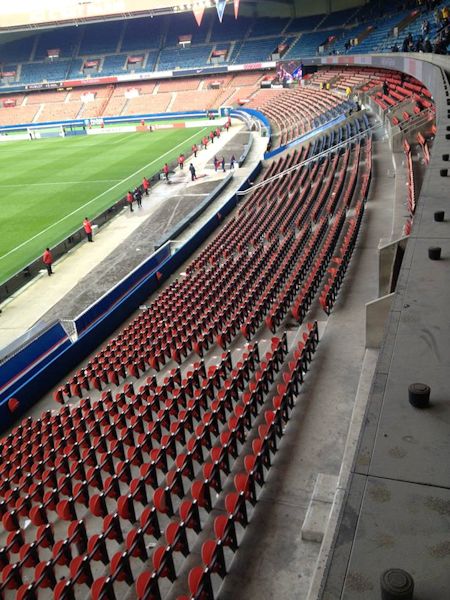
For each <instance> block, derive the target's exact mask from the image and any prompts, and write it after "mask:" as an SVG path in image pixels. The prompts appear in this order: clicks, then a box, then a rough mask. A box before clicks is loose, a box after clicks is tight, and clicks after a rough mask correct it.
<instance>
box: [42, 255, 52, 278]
mask: <svg viewBox="0 0 450 600" xmlns="http://www.w3.org/2000/svg"><path fill="white" fill-rule="evenodd" d="M42 262H43V263H44V265H45V266H46V267H47V273H48V275H49V277H50V275H53V271H52V264H53V255H52V253H51V252H50V248H46V249H45V251H44V254H43V255H42Z"/></svg>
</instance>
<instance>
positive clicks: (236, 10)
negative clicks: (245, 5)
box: [234, 0, 239, 19]
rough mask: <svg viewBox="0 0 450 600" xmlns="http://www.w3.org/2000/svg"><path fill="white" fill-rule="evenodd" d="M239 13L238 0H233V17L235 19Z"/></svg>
mask: <svg viewBox="0 0 450 600" xmlns="http://www.w3.org/2000/svg"><path fill="white" fill-rule="evenodd" d="M238 14H239V0H234V18H235V19H237V18H238Z"/></svg>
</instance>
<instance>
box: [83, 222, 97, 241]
mask: <svg viewBox="0 0 450 600" xmlns="http://www.w3.org/2000/svg"><path fill="white" fill-rule="evenodd" d="M83 227H84V232H85V234H86V235H87V239H88V242H93V241H94V240H93V239H92V224H91V222H90V221H89V219H88V218H87V217H84V221H83Z"/></svg>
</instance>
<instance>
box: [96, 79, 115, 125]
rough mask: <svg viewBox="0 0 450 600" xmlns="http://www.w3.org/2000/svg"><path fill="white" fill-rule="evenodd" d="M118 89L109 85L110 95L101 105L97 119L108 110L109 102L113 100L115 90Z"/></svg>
mask: <svg viewBox="0 0 450 600" xmlns="http://www.w3.org/2000/svg"><path fill="white" fill-rule="evenodd" d="M115 89H116V86H115V84H114V85H108V94H107V96H106V97H105V99H104V100H103V102H102V103H101V105H100V108H99V109H98V111H97V117H101V116H102V115H103V114H104V113H105V110H106V107H107V106H108V104H109V101H110V100H111V97H112V95H113V94H114V90H115Z"/></svg>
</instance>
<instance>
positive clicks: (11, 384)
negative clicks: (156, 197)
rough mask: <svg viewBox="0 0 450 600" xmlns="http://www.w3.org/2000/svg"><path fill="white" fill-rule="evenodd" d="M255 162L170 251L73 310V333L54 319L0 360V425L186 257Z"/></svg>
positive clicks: (225, 210) (219, 218)
mask: <svg viewBox="0 0 450 600" xmlns="http://www.w3.org/2000/svg"><path fill="white" fill-rule="evenodd" d="M261 168H262V163H261V161H260V162H258V164H257V165H256V166H255V167H254V168H253V170H252V172H251V173H250V174H249V175H248V178H247V179H246V180H245V181H244V182H243V183H242V184H241V186H240V187H239V189H238V190H237V191H236V193H234V194H233V195H232V196H231V197H230V198H229V199H228V200H227V202H226V203H225V204H224V205H223V206H221V207H220V211H217V212H215V213H214V214H213V215H211V216H210V217H209V219H208V220H207V221H206V223H204V224H203V225H202V227H201V228H200V229H199V230H198V231H197V232H196V233H194V234H193V235H192V236H191V237H190V238H189V240H187V241H186V242H185V243H184V244H183V245H182V246H181V247H179V248H177V249H176V250H175V252H174V253H172V249H173V248H172V245H171V243H170V242H168V243H167V244H166V245H165V246H163V247H161V248H160V249H159V250H158V251H157V252H156V253H154V254H152V255H151V256H150V257H149V258H148V259H147V261H145V263H143V264H142V265H140V266H139V267H137V268H136V269H135V270H134V271H133V272H132V273H131V274H130V275H129V276H127V277H126V278H124V279H123V280H122V281H121V282H119V283H118V284H117V286H115V287H114V288H113V289H112V290H111V291H110V292H108V293H107V294H105V295H104V296H103V297H102V298H100V299H99V300H98V301H97V302H96V303H94V304H93V305H92V306H91V307H89V308H88V309H87V310H86V311H84V312H83V313H82V314H81V315H79V316H78V317H77V318H76V319H75V328H76V332H77V335H76V336H73V337H72V338H71V337H70V336H69V335H68V333H67V332H66V331H65V330H64V328H63V326H62V324H61V323H55V324H53V325H52V326H50V327H49V329H48V330H46V331H45V332H43V333H41V334H39V335H38V336H37V337H36V338H35V339H33V340H32V341H30V342H29V344H27V345H26V346H25V347H23V348H22V349H20V350H19V351H18V352H17V353H16V354H15V355H14V356H11V357H10V358H8V359H6V360H5V362H4V363H3V364H1V365H0V382H1V383H0V386H1V387H0V431H4V430H5V429H7V428H9V427H10V426H11V425H12V424H13V423H14V422H15V421H16V420H17V419H18V418H20V417H21V416H22V415H23V414H24V413H25V412H26V411H27V410H28V409H30V408H31V407H32V406H33V405H34V404H35V403H36V402H38V401H39V400H40V399H41V398H42V396H43V395H45V394H46V393H48V392H49V391H50V390H51V389H52V388H53V387H55V386H56V385H57V383H58V382H59V381H61V379H63V378H64V377H65V376H66V375H67V373H69V372H70V371H72V370H73V369H75V367H76V366H77V365H78V364H80V362H82V361H83V360H85V359H86V357H87V356H88V355H89V354H90V353H92V352H93V351H94V350H95V348H97V347H98V346H99V344H101V343H102V342H103V341H104V340H105V339H106V338H107V337H108V336H110V335H111V334H112V333H113V332H114V331H115V330H116V329H117V327H119V326H120V325H121V324H122V323H123V322H124V321H125V320H126V319H127V318H129V317H130V315H131V314H132V313H133V312H134V311H135V310H137V308H138V307H139V306H140V304H142V303H143V302H145V301H146V299H147V298H148V296H149V295H150V294H152V293H154V292H155V291H156V290H158V289H159V288H160V287H161V285H162V284H163V283H164V281H165V280H166V279H168V278H169V277H170V276H171V275H172V274H173V273H174V272H175V271H176V270H177V269H178V268H179V267H180V266H181V265H182V264H183V263H184V262H186V260H188V259H189V257H190V256H191V255H192V254H193V253H194V252H195V251H196V250H197V249H198V248H199V247H200V245H201V244H202V243H203V242H204V241H205V240H206V239H207V238H208V237H209V236H210V235H211V234H212V233H213V232H214V231H215V230H216V229H217V228H218V227H219V226H220V225H221V224H222V222H223V219H224V218H225V217H226V216H227V215H228V214H229V213H230V212H231V211H232V210H233V209H234V208H235V206H236V204H237V202H238V192H242V191H244V190H246V189H248V187H249V186H250V183H249V181H253V180H254V179H255V178H256V177H257V176H258V175H259V173H260V171H261ZM11 398H15V399H16V400H18V405H17V407H16V408H15V410H14V411H11V409H10V407H9V400H10V399H11Z"/></svg>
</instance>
